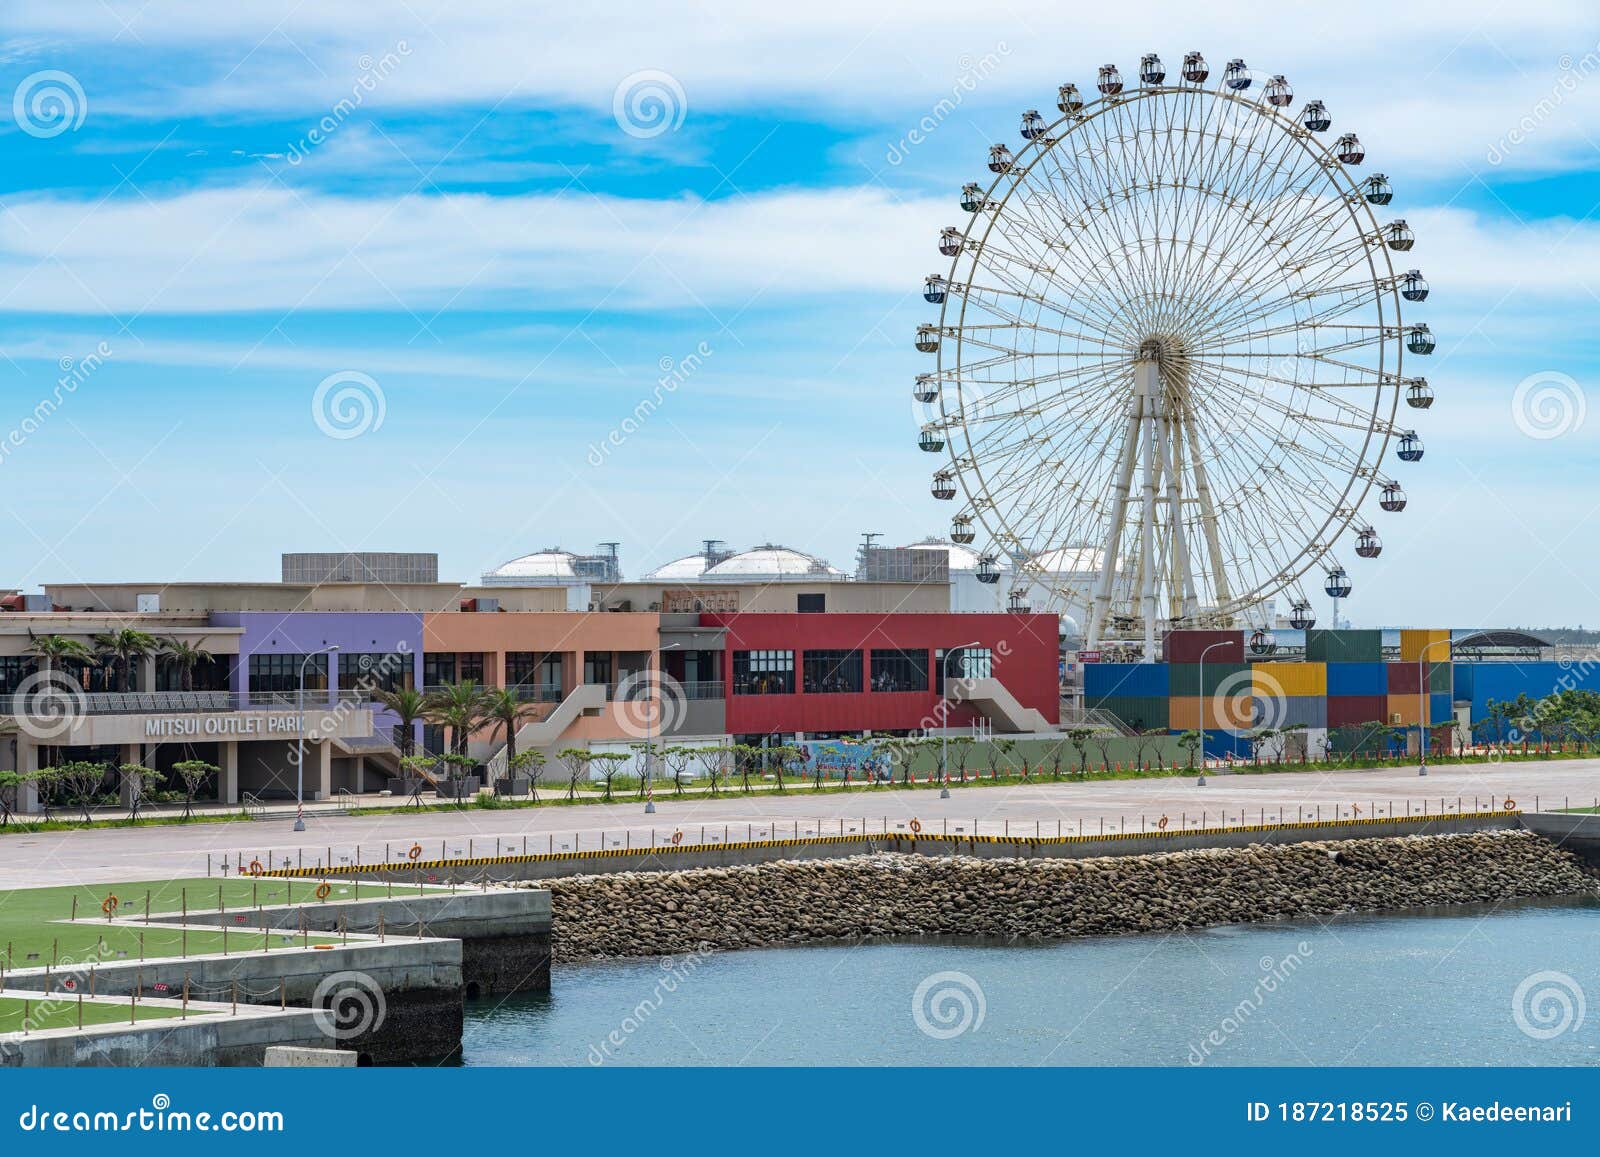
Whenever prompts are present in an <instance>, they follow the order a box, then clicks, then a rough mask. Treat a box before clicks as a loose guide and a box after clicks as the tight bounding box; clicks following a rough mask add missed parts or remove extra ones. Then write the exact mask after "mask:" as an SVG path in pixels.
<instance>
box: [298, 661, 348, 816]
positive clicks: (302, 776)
mask: <svg viewBox="0 0 1600 1157" xmlns="http://www.w3.org/2000/svg"><path fill="white" fill-rule="evenodd" d="M338 649H339V644H338V643H334V644H333V645H332V646H330V647H322V648H321V649H319V650H316V651H312V652H311V654H309V655H307V656H306V657H305V658H303V659H301V660H300V696H299V699H298V700H297V701H296V703H295V707H296V709H297V710H298V711H299V712H300V739H299V744H300V755H299V758H298V759H296V760H295V768H294V830H295V831H297V832H303V831H305V830H306V795H305V791H306V664H307V663H309V662H311V660H313V659H315V658H316V657H317V656H318V655H331V654H333V653H334V652H335V651H337V650H338Z"/></svg>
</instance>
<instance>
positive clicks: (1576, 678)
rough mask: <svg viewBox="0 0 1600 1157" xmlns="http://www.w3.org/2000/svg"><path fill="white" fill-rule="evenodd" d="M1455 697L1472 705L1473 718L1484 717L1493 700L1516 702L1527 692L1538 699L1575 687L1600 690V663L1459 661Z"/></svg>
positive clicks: (1530, 696) (1455, 668)
mask: <svg viewBox="0 0 1600 1157" xmlns="http://www.w3.org/2000/svg"><path fill="white" fill-rule="evenodd" d="M1453 674H1454V676H1455V686H1454V688H1453V692H1454V698H1456V699H1458V700H1464V701H1468V702H1470V703H1471V704H1472V721H1473V722H1474V723H1477V722H1479V721H1480V720H1482V719H1484V718H1485V717H1486V715H1487V714H1488V707H1489V702H1490V700H1493V701H1494V702H1496V703H1510V702H1514V701H1515V700H1516V698H1517V696H1518V695H1526V696H1527V697H1528V698H1529V699H1531V700H1533V701H1535V702H1537V701H1538V700H1540V699H1543V698H1545V697H1546V696H1548V695H1554V694H1555V693H1556V692H1557V691H1563V690H1567V689H1569V688H1574V687H1586V688H1588V689H1590V690H1597V689H1600V666H1596V665H1593V664H1589V663H1582V662H1580V663H1559V662H1555V663H1496V662H1488V663H1457V664H1455V665H1454V668H1453Z"/></svg>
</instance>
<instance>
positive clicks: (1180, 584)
mask: <svg viewBox="0 0 1600 1157" xmlns="http://www.w3.org/2000/svg"><path fill="white" fill-rule="evenodd" d="M1182 439H1183V434H1182V425H1181V420H1180V419H1179V418H1178V417H1177V416H1175V415H1168V414H1166V413H1165V412H1163V413H1162V416H1161V444H1162V450H1163V454H1162V458H1161V465H1162V468H1163V471H1164V473H1165V474H1166V479H1167V521H1168V523H1169V524H1170V527H1169V529H1170V533H1171V535H1172V603H1173V605H1174V609H1173V617H1174V618H1180V617H1181V618H1184V619H1189V618H1192V617H1193V616H1194V614H1195V611H1196V610H1197V609H1198V600H1197V599H1196V598H1195V593H1194V570H1193V569H1192V568H1191V567H1190V565H1189V542H1188V539H1187V538H1185V537H1184V531H1183V441H1182Z"/></svg>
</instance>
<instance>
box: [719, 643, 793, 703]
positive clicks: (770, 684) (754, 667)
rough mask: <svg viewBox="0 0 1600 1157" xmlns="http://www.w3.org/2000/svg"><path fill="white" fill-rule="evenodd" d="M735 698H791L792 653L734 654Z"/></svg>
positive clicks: (741, 652)
mask: <svg viewBox="0 0 1600 1157" xmlns="http://www.w3.org/2000/svg"><path fill="white" fill-rule="evenodd" d="M733 693H734V694H735V695H793V694H794V652H793V651H735V652H734V653H733Z"/></svg>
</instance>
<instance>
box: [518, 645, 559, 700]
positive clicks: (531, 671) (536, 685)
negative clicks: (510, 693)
mask: <svg viewBox="0 0 1600 1157" xmlns="http://www.w3.org/2000/svg"><path fill="white" fill-rule="evenodd" d="M506 686H508V687H521V688H524V689H526V690H530V691H532V690H538V691H546V692H549V691H554V692H556V693H559V692H560V691H561V656H560V655H559V654H555V655H548V654H543V653H541V652H539V651H507V652H506Z"/></svg>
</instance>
